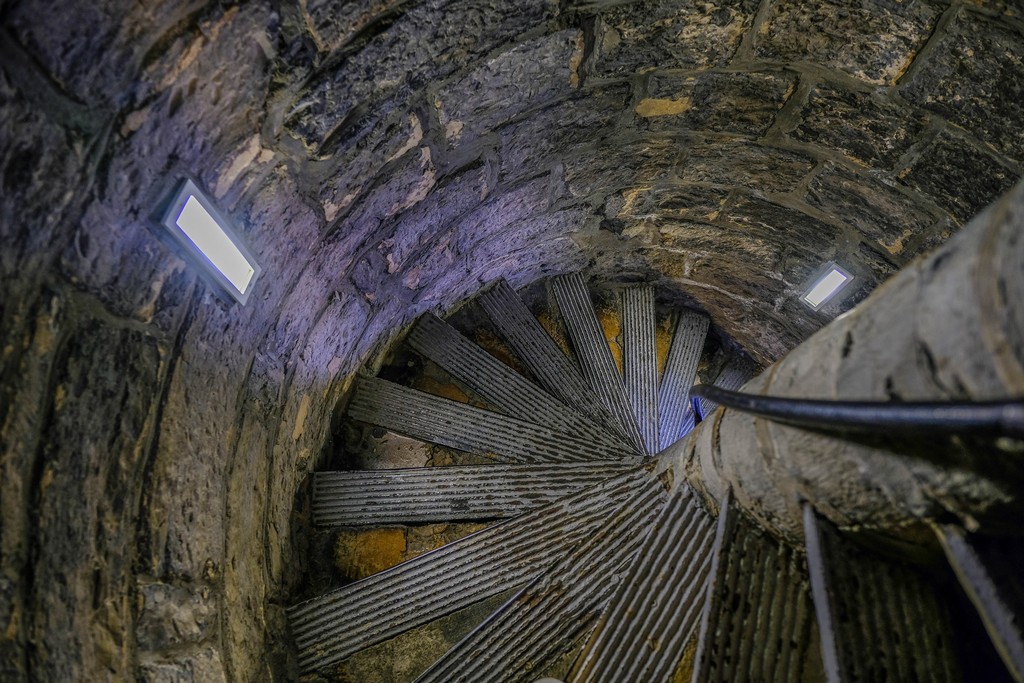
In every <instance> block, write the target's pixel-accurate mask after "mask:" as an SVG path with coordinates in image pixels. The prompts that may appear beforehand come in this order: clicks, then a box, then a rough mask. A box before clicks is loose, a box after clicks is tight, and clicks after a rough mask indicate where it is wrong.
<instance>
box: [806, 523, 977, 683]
mask: <svg viewBox="0 0 1024 683" xmlns="http://www.w3.org/2000/svg"><path fill="white" fill-rule="evenodd" d="M804 530H805V534H806V537H807V565H808V569H809V571H810V578H811V591H812V594H813V596H814V609H815V613H816V614H817V617H818V627H819V630H820V634H821V655H822V661H823V663H824V666H825V673H826V676H827V679H828V681H829V682H830V683H838V682H839V681H882V680H885V681H894V682H902V681H936V682H940V683H941V682H943V681H949V682H951V683H952V681H960V680H963V679H962V678H961V674H960V671H959V667H958V665H957V661H956V656H955V652H954V648H953V631H952V626H951V623H950V620H949V614H948V613H947V611H946V609H945V606H944V605H943V604H942V603H941V602H940V601H939V600H938V597H937V595H936V592H935V589H934V588H933V586H932V585H931V583H930V582H929V581H928V578H927V577H926V576H925V575H924V574H923V573H921V572H920V571H918V570H916V569H914V568H913V567H911V566H909V565H905V564H900V563H897V562H893V561H890V560H888V559H885V558H882V557H880V556H878V555H876V554H874V553H871V552H869V551H867V550H865V549H863V548H861V547H860V546H858V545H856V544H854V543H853V542H852V541H850V540H848V539H845V538H843V536H842V535H841V534H840V533H839V531H838V530H836V528H835V527H834V526H832V524H831V523H829V522H828V521H827V520H825V519H823V518H821V517H819V516H818V514H817V513H816V512H815V511H814V509H813V508H812V507H811V506H810V505H809V504H805V506H804Z"/></svg>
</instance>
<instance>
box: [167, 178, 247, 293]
mask: <svg viewBox="0 0 1024 683" xmlns="http://www.w3.org/2000/svg"><path fill="white" fill-rule="evenodd" d="M162 222H163V225H164V227H165V228H167V230H168V232H170V234H171V235H172V236H173V237H174V239H175V240H176V241H177V242H178V244H180V245H181V247H182V248H183V249H185V250H186V251H188V252H189V254H190V255H191V256H192V261H193V263H194V265H196V266H197V267H199V268H200V269H201V270H203V271H204V272H205V274H206V276H207V278H208V279H210V280H212V281H213V282H214V283H216V284H217V285H218V288H217V289H218V291H219V292H221V293H224V294H228V295H230V296H231V297H232V298H234V299H235V300H236V301H238V302H239V303H242V304H244V303H245V302H246V301H247V300H248V298H249V292H250V290H251V289H252V285H253V283H254V282H255V281H256V278H258V277H259V274H260V266H259V264H258V263H256V259H254V258H253V257H252V254H250V253H249V251H248V250H247V249H246V248H245V245H244V244H243V243H242V242H241V240H239V239H238V236H237V235H236V234H235V233H234V232H232V230H231V225H230V223H229V222H228V221H227V220H225V219H224V217H223V216H222V215H221V213H220V211H218V210H217V207H216V206H214V204H213V202H211V201H210V199H209V198H208V197H207V196H206V195H205V194H203V192H202V190H200V189H199V187H198V186H197V185H196V183H195V182H193V181H192V180H190V179H186V180H184V181H183V182H182V183H181V185H180V186H179V187H178V189H177V191H176V193H175V195H174V198H173V199H172V200H171V202H170V204H169V205H167V208H166V209H165V211H164V214H163V221H162Z"/></svg>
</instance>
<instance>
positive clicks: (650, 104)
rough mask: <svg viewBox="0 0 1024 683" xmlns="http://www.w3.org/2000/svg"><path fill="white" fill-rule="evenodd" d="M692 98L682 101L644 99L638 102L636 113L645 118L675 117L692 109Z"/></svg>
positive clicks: (685, 98)
mask: <svg viewBox="0 0 1024 683" xmlns="http://www.w3.org/2000/svg"><path fill="white" fill-rule="evenodd" d="M690 106H691V105H690V98H689V97H684V98H683V99H681V100H663V99H655V98H650V97H647V98H644V99H642V100H640V101H639V102H637V105H636V113H637V114H639V115H640V116H643V117H645V118H647V117H651V116H675V115H676V114H682V113H684V112H686V111H688V110H689V109H690Z"/></svg>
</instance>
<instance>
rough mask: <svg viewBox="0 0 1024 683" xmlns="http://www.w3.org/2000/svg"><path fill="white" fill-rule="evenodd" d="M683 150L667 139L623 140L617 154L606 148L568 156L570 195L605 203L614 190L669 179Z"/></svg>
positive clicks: (567, 182)
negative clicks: (595, 199) (605, 198)
mask: <svg viewBox="0 0 1024 683" xmlns="http://www.w3.org/2000/svg"><path fill="white" fill-rule="evenodd" d="M683 153H684V152H683V150H682V149H681V148H680V146H679V145H678V144H677V143H676V142H675V141H673V140H667V139H664V138H650V139H640V140H628V141H626V140H624V141H622V142H621V143H620V144H619V146H618V147H617V149H616V150H615V153H614V154H612V153H610V151H609V149H607V148H606V149H604V150H601V149H600V148H598V149H594V150H587V151H584V152H583V153H580V154H578V155H573V156H571V157H566V158H565V162H564V168H565V176H564V177H565V183H566V187H567V188H568V192H569V195H570V196H571V197H577V198H592V199H593V198H599V199H600V202H601V203H604V196H605V195H607V194H609V193H611V192H618V191H619V190H621V189H623V188H625V187H635V186H636V185H638V184H648V183H650V184H655V183H659V182H662V181H665V180H668V179H669V178H670V177H671V174H672V169H673V168H675V167H676V165H677V164H678V162H679V159H680V158H681V157H682V156H683Z"/></svg>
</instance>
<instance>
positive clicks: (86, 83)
mask: <svg viewBox="0 0 1024 683" xmlns="http://www.w3.org/2000/svg"><path fill="white" fill-rule="evenodd" d="M53 10H54V8H53V6H52V5H51V4H50V3H48V2H46V0H28V1H26V2H18V3H14V4H12V5H11V7H10V8H9V11H7V13H6V14H7V16H6V17H5V25H6V26H9V27H10V29H11V31H12V33H13V37H14V39H15V40H16V41H18V42H19V43H20V44H21V45H22V46H23V47H24V48H25V50H27V51H28V52H29V53H31V54H32V55H33V56H34V57H35V59H36V60H38V62H39V63H40V64H41V66H42V67H43V68H44V69H45V70H46V71H47V72H49V74H50V75H51V76H52V77H53V79H54V80H55V81H56V82H58V83H60V84H61V86H62V87H63V88H64V89H65V90H66V91H67V92H69V93H71V94H72V96H73V98H74V99H75V100H77V101H78V102H86V103H89V105H90V106H92V107H101V106H104V105H105V106H111V105H115V106H116V105H121V104H123V102H124V100H125V98H126V96H127V97H130V95H128V94H127V93H131V91H132V88H131V87H130V86H129V84H130V83H131V81H132V79H134V78H135V77H136V76H137V75H138V71H139V63H140V62H142V61H143V59H144V57H145V56H146V52H147V51H148V50H149V49H151V48H152V47H153V46H154V45H155V44H157V43H159V42H161V41H162V40H164V39H165V38H167V39H169V38H171V37H177V36H176V35H175V34H176V33H177V32H178V31H179V30H180V26H181V25H182V24H183V23H185V22H187V21H188V19H189V16H190V15H194V13H195V10H196V6H195V4H194V3H193V4H185V3H167V4H163V5H151V6H142V5H138V4H136V3H133V2H130V1H129V0H103V2H90V3H69V4H67V5H66V6H63V7H61V11H60V12H54V11H53ZM44 18H45V20H43V19H44ZM218 19H220V17H218ZM216 25H217V19H215V20H214V21H213V22H211V24H210V25H208V26H205V27H204V28H207V29H209V28H210V27H211V26H216ZM201 35H202V34H201V32H200V30H199V27H198V26H195V28H194V33H193V35H191V36H189V37H188V38H189V39H202V38H201ZM181 52H182V50H168V51H167V53H174V54H177V55H180V54H181Z"/></svg>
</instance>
